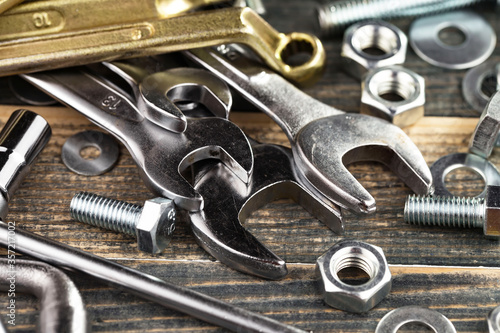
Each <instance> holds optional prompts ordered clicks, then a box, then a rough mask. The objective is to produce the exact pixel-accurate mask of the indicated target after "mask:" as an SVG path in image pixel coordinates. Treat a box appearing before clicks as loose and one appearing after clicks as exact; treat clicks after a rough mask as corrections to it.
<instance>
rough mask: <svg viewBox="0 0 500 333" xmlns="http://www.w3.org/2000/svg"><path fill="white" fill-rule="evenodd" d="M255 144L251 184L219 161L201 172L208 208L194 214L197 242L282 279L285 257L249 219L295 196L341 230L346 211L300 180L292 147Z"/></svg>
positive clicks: (233, 262)
mask: <svg viewBox="0 0 500 333" xmlns="http://www.w3.org/2000/svg"><path fill="white" fill-rule="evenodd" d="M252 148H253V152H254V172H253V173H252V177H251V180H250V182H249V184H244V183H242V182H241V181H240V180H239V179H237V178H236V177H235V176H234V175H233V174H231V172H228V170H227V168H224V167H223V166H222V165H221V164H220V163H219V164H217V165H216V166H215V167H211V168H210V166H204V167H203V168H202V170H197V172H196V174H197V176H196V179H195V189H196V191H198V193H200V195H202V196H203V198H204V200H205V208H204V209H203V210H202V211H197V212H190V213H189V220H190V225H191V229H192V231H193V234H194V236H195V238H196V240H197V242H198V244H200V246H201V247H202V248H204V249H205V250H206V251H207V252H208V253H210V254H211V255H213V256H214V257H215V258H217V259H218V260H220V261H221V262H222V263H224V264H226V265H228V266H229V267H231V268H234V269H236V270H239V271H242V272H245V273H249V274H253V275H257V276H260V277H263V278H266V279H273V280H275V279H281V278H283V277H285V276H286V275H287V273H288V271H287V268H286V263H285V261H284V260H283V259H281V258H280V257H278V256H277V255H276V254H274V253H273V252H272V251H271V250H269V249H267V248H266V247H265V246H264V245H263V244H262V243H261V242H259V241H258V240H257V239H256V238H255V237H254V236H253V235H252V234H251V233H250V232H248V231H247V230H246V229H245V228H244V227H243V226H242V223H244V221H245V219H246V218H247V217H248V216H250V215H251V214H252V213H253V212H254V211H255V210H257V209H259V208H260V207H262V206H264V205H265V204H267V203H269V202H271V201H274V200H277V199H283V198H291V199H293V200H294V201H295V202H296V203H298V204H300V205H301V206H302V207H304V208H305V209H306V210H307V211H309V212H310V213H311V214H312V215H313V216H315V217H317V218H318V219H319V220H321V221H322V222H323V223H325V224H326V225H327V226H328V227H329V228H330V229H332V230H333V231H334V232H336V233H338V234H342V233H343V230H344V226H343V223H342V215H341V212H340V208H339V207H337V206H336V205H334V204H332V203H331V202H330V201H329V200H328V199H327V198H325V197H324V196H323V195H322V194H321V193H317V191H315V190H314V189H310V188H308V185H307V183H303V182H302V181H301V180H300V177H299V176H298V175H297V174H296V167H295V163H294V161H293V157H292V152H291V150H290V148H286V147H282V146H278V145H271V144H259V143H253V144H252Z"/></svg>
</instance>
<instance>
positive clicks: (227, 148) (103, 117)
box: [23, 68, 253, 211]
mask: <svg viewBox="0 0 500 333" xmlns="http://www.w3.org/2000/svg"><path fill="white" fill-rule="evenodd" d="M185 75H186V76H185V77H184V81H183V82H184V83H186V84H187V83H189V84H195V85H205V86H207V87H208V89H210V90H212V91H214V92H216V91H221V90H224V89H221V87H220V84H223V83H221V82H220V81H217V82H218V84H217V85H216V86H214V84H215V83H214V82H215V81H210V82H203V81H200V80H199V79H200V78H202V77H203V76H198V75H194V76H193V73H192V72H190V71H186V74H185ZM23 77H24V78H25V79H26V80H28V81H29V82H31V83H32V84H34V85H35V86H37V87H39V88H40V89H42V90H44V91H45V92H46V93H48V94H49V95H51V96H53V97H54V98H55V99H57V100H59V101H60V102H61V103H64V104H66V105H68V106H70V107H72V108H74V109H76V110H77V111H79V112H81V113H82V114H84V115H85V116H86V117H87V118H89V119H90V120H91V121H93V122H94V123H96V124H97V125H98V126H100V127H102V128H103V129H105V130H107V131H109V132H110V133H111V134H113V135H114V136H115V137H116V138H117V139H119V140H120V141H121V142H122V143H123V144H124V145H125V146H126V147H127V149H128V150H129V152H130V154H131V155H132V157H133V158H134V161H135V162H136V164H137V165H138V167H139V171H140V174H141V176H142V179H143V180H144V182H145V184H146V186H148V187H149V188H150V190H151V191H152V192H154V193H155V194H156V195H158V196H165V197H167V198H169V199H172V200H174V202H175V203H176V205H177V206H179V207H180V208H183V209H186V210H189V211H196V210H199V209H202V208H203V198H202V197H201V196H200V195H199V194H198V193H197V192H196V191H195V190H194V189H193V188H192V186H191V185H190V184H189V183H188V182H187V181H186V180H185V179H184V178H183V177H182V176H181V172H182V171H183V170H184V169H186V168H187V167H188V166H189V165H191V164H193V163H195V162H197V161H200V160H203V159H218V160H220V161H222V162H223V163H224V164H225V165H226V166H227V167H228V168H229V169H230V170H231V171H232V172H233V173H234V174H235V175H236V176H237V177H238V178H239V179H241V180H242V181H243V182H245V183H246V182H248V181H249V177H250V175H251V173H252V169H253V155H252V150H251V147H250V143H249V142H248V140H247V138H246V136H245V134H244V133H243V132H242V131H241V129H240V128H239V127H237V126H236V125H234V124H233V123H231V122H230V121H228V120H226V119H222V118H216V117H213V118H200V119H191V118H188V119H186V129H185V131H183V132H182V133H178V132H173V131H171V130H169V129H166V128H165V127H161V126H158V121H157V119H154V118H153V117H151V114H150V113H148V112H147V111H146V110H145V109H144V108H141V107H140V105H141V104H140V103H137V100H140V99H142V98H143V95H137V96H135V97H136V98H135V100H134V98H132V97H131V96H127V95H125V94H124V93H123V92H121V91H119V90H118V89H116V88H114V87H113V86H112V85H111V84H110V82H107V81H105V80H104V79H102V78H100V77H98V76H96V75H94V74H91V73H90V72H89V71H87V70H85V69H82V68H73V69H65V70H55V71H51V72H43V73H34V74H25V75H23ZM168 78H169V76H168V75H167V76H164V77H162V79H168ZM153 82H154V81H153ZM175 83H176V84H171V85H169V84H166V83H164V82H163V83H162V82H158V85H157V86H155V85H153V84H150V87H151V91H157V92H158V90H157V89H156V87H163V88H166V87H170V89H174V88H175V87H176V86H178V85H179V84H178V83H179V81H175ZM212 86H214V89H211V87H212ZM142 88H143V89H142V91H143V92H144V89H147V88H145V87H144V86H142ZM170 89H168V90H170ZM226 89H227V86H226ZM168 90H167V91H163V96H164V99H163V101H162V103H163V104H165V105H169V106H170V107H171V109H173V107H172V105H173V103H172V102H171V101H169V100H168V98H167V97H166V96H167V95H168ZM136 91H137V92H140V91H141V90H140V89H136ZM145 96H148V94H147V93H146V94H145ZM228 96H229V97H230V95H229V94H228V93H227V94H226V93H224V94H223V95H221V96H219V97H220V98H219V99H217V101H218V102H219V103H222V104H223V105H222V106H221V107H224V108H226V109H229V107H230V104H231V100H225V98H227V97H228ZM156 97H158V96H156ZM147 101H148V100H146V101H143V103H146V102H147ZM196 102H203V99H201V98H200V99H199V100H196ZM156 103H159V102H158V101H156ZM170 104H172V105H170ZM156 111H160V110H159V109H156Z"/></svg>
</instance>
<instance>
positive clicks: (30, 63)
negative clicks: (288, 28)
mask: <svg viewBox="0 0 500 333" xmlns="http://www.w3.org/2000/svg"><path fill="white" fill-rule="evenodd" d="M128 2H133V3H135V4H136V5H142V4H144V6H145V7H147V8H150V7H151V2H152V1H151V0H149V1H130V0H129V1H128ZM100 3H101V2H98V4H96V5H94V6H91V7H90V8H93V9H94V10H95V13H94V12H92V11H91V10H87V11H86V13H87V15H88V16H89V17H92V16H93V15H97V16H102V15H104V14H103V13H105V14H106V15H107V16H109V17H110V19H109V20H110V22H111V23H110V24H108V25H103V26H97V27H95V26H93V25H92V24H90V25H89V26H86V25H85V22H86V21H87V15H86V16H78V17H77V18H75V19H74V20H76V21H77V22H76V23H73V24H74V25H76V28H75V29H67V30H66V29H65V28H64V24H65V22H67V21H68V22H69V21H72V22H73V20H70V19H66V18H65V15H70V16H69V17H70V18H71V15H72V13H73V12H74V11H73V10H72V1H56V0H53V1H38V2H35V4H38V6H39V7H37V10H39V11H38V12H36V13H41V14H42V16H43V15H45V14H44V13H46V14H47V15H46V16H47V19H43V20H42V22H41V23H39V24H40V25H42V27H41V30H42V31H43V33H42V34H38V33H33V32H32V31H31V30H29V29H28V30H29V31H27V32H24V33H25V34H28V35H27V36H26V37H23V33H20V35H19V36H17V34H16V31H15V30H14V31H12V30H11V25H13V24H14V23H12V22H11V21H14V22H17V20H16V19H15V16H16V15H21V13H18V11H21V9H22V8H21V9H17V11H14V14H13V16H12V17H10V18H9V16H6V17H3V16H2V17H0V75H11V74H18V73H26V72H34V71H42V70H48V69H54V68H62V67H71V66H78V65H83V64H89V63H94V62H101V61H109V60H116V59H118V58H132V57H138V56H147V55H154V54H160V53H166V52H172V51H179V50H186V49H192V48H199V47H206V46H214V45H219V44H223V43H242V44H245V45H247V46H249V47H250V48H252V49H253V50H254V51H255V52H256V53H257V54H258V55H259V56H260V57H261V58H262V59H263V60H264V62H265V63H266V64H267V65H268V66H270V67H271V68H272V69H273V70H275V71H277V72H279V73H280V74H282V75H283V76H285V77H286V78H287V79H289V80H291V81H293V82H296V83H300V84H304V85H305V84H309V83H311V82H314V81H316V80H317V79H319V78H320V76H321V74H322V72H323V68H324V65H325V50H324V48H323V45H322V44H321V41H320V40H319V39H318V38H317V37H315V36H312V35H309V34H305V33H298V32H292V33H289V34H283V33H279V32H278V31H276V30H275V29H273V28H272V27H271V26H270V25H269V24H268V23H267V22H266V21H265V20H263V19H262V18H261V17H260V16H259V15H257V14H256V13H255V12H254V11H253V10H251V9H249V8H223V9H217V10H207V11H200V12H195V13H189V14H185V15H181V16H176V17H168V18H162V17H155V18H147V19H132V20H130V21H129V20H128V19H127V17H128V15H132V17H134V15H135V14H130V13H128V12H127V13H126V14H124V15H121V16H120V15H115V14H114V9H115V7H116V4H115V3H114V2H113V1H109V0H107V1H104V2H103V4H104V5H106V4H107V5H109V6H108V7H109V8H107V7H105V6H101V5H100ZM44 6H46V7H44ZM136 7H137V6H136ZM140 11H141V9H140V8H135V7H134V10H130V11H129V12H140ZM149 11H151V10H149ZM27 12H28V13H30V15H33V12H30V11H27ZM22 13H23V15H24V12H22ZM7 14H8V12H7ZM51 15H53V16H54V17H52V16H51ZM116 18H119V19H121V21H120V22H116ZM49 22H50V23H49ZM90 22H92V20H90ZM61 25H62V27H60V26H61ZM80 25H83V26H80ZM60 30H61V31H60ZM4 31H5V32H4ZM4 34H5V36H6V37H2V35H4ZM303 53H307V54H309V55H310V57H309V59H308V60H307V61H305V62H304V63H301V64H298V65H295V64H292V61H291V60H290V59H293V57H294V56H295V55H297V54H303Z"/></svg>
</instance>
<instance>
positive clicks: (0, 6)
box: [0, 0, 23, 13]
mask: <svg viewBox="0 0 500 333" xmlns="http://www.w3.org/2000/svg"><path fill="white" fill-rule="evenodd" d="M21 2H23V0H0V13H3V12H5V11H6V10H7V9H10V8H11V7H14V6H15V5H17V4H19V3H21Z"/></svg>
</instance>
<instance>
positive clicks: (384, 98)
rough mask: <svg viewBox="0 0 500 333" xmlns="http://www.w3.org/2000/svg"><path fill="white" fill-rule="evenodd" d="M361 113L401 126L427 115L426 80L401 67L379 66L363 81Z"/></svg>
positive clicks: (410, 123)
mask: <svg viewBox="0 0 500 333" xmlns="http://www.w3.org/2000/svg"><path fill="white" fill-rule="evenodd" d="M361 88H362V92H361V108H360V112H361V113H364V114H368V115H371V116H375V117H378V118H382V119H385V120H387V121H390V122H392V123H393V124H394V125H396V126H399V127H406V126H409V125H412V124H414V123H415V122H417V121H418V120H419V119H420V118H422V117H423V116H424V104H425V80H424V78H423V77H421V76H420V75H418V74H417V73H415V72H412V71H410V70H409V69H406V68H404V67H401V66H388V67H383V68H378V69H376V70H374V71H372V72H370V73H368V74H367V75H366V78H365V80H364V81H363V82H362V84H361Z"/></svg>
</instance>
